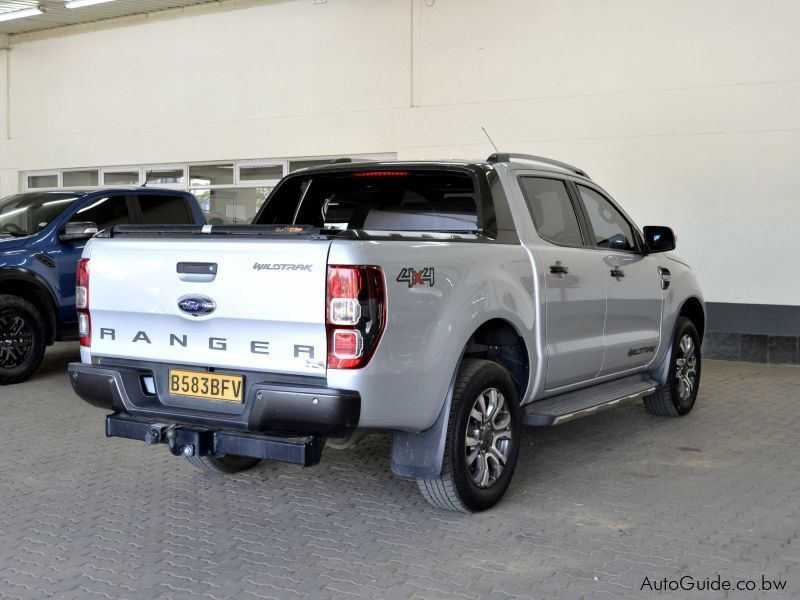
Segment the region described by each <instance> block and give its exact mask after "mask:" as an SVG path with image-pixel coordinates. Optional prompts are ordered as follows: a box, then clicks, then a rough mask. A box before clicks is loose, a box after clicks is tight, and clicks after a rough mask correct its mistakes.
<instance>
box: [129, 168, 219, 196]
mask: <svg viewBox="0 0 800 600" xmlns="http://www.w3.org/2000/svg"><path fill="white" fill-rule="evenodd" d="M192 164H194V163H192ZM214 164H217V163H214ZM152 171H182V172H183V181H182V182H181V183H155V182H152V181H148V180H147V173H148V172H152ZM141 182H142V183H141V184H140V185H139V187H147V186H154V187H158V188H162V189H165V190H181V191H186V190H188V189H189V164H180V165H144V166H143V167H142V179H141Z"/></svg>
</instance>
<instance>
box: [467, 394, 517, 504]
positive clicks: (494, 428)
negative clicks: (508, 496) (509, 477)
mask: <svg viewBox="0 0 800 600" xmlns="http://www.w3.org/2000/svg"><path fill="white" fill-rule="evenodd" d="M511 437H512V434H511V411H510V410H509V407H508V404H507V403H506V400H505V397H504V396H503V394H502V392H500V390H498V389H497V388H488V389H486V390H484V391H483V392H481V393H480V394H479V395H478V397H477V398H476V399H475V402H474V404H473V406H472V410H471V411H470V414H469V419H468V420H467V431H466V438H465V448H464V451H465V453H466V464H467V470H468V472H469V476H470V478H471V479H472V481H473V483H474V484H475V485H477V486H478V487H480V488H488V487H491V486H492V484H494V483H495V482H496V481H497V480H498V479H499V478H500V475H501V474H502V473H503V469H504V468H505V466H506V462H507V460H508V455H509V450H510V448H511Z"/></svg>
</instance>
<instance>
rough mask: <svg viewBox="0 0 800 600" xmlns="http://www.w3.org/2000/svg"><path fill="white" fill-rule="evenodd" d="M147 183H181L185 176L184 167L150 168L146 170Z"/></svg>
mask: <svg viewBox="0 0 800 600" xmlns="http://www.w3.org/2000/svg"><path fill="white" fill-rule="evenodd" d="M145 173H146V180H147V185H169V184H173V185H174V184H181V183H183V179H184V177H185V175H184V173H183V168H181V167H178V168H174V169H149V170H147V171H146V172H145Z"/></svg>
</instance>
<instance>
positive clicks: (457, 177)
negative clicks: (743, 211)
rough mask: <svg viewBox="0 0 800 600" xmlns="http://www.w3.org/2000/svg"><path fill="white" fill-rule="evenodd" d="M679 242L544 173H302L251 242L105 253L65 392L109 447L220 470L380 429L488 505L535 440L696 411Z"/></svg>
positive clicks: (462, 492) (205, 232) (402, 452)
mask: <svg viewBox="0 0 800 600" xmlns="http://www.w3.org/2000/svg"><path fill="white" fill-rule="evenodd" d="M674 247H675V237H674V235H673V232H672V230H671V229H669V228H668V227H661V226H658V227H655V226H654V227H644V229H641V230H640V229H639V228H637V227H636V226H635V225H634V224H633V222H632V221H631V219H630V218H629V217H628V216H627V215H626V214H625V213H624V212H623V211H622V210H621V209H620V208H619V207H618V206H617V205H616V203H615V202H614V201H613V200H612V199H611V197H610V196H609V195H608V194H607V193H606V192H605V191H604V190H603V189H602V188H601V187H599V186H598V185H597V184H596V183H594V181H592V179H590V178H589V176H588V175H587V174H586V173H585V172H583V171H582V170H580V169H578V168H575V167H572V166H570V165H567V164H565V163H561V162H558V161H554V160H551V159H546V158H542V157H535V156H528V155H517V154H494V155H492V156H490V157H489V158H488V159H487V160H485V161H476V162H469V161H445V162H376V163H358V164H355V163H351V164H347V163H339V164H332V165H328V166H323V167H315V168H310V169H306V170H301V171H297V172H294V173H292V174H290V175H288V176H286V177H285V178H284V179H283V180H282V181H281V182H280V183H279V184H278V186H277V187H276V188H275V189H274V190H273V192H272V193H271V194H270V196H269V197H268V198H267V200H266V201H265V203H264V205H263V207H262V208H261V210H260V212H259V213H258V214H257V215H256V218H255V219H254V222H253V224H252V225H245V226H210V225H206V226H203V227H200V226H166V227H147V226H140V225H120V226H116V227H114V228H113V229H110V230H107V231H106V232H104V233H101V234H99V235H98V236H96V237H95V238H93V239H92V240H91V241H90V242H89V243H88V244H87V246H86V248H85V250H84V253H83V258H82V259H81V261H80V263H79V266H78V270H77V290H78V293H77V299H78V300H77V307H78V315H79V325H80V336H81V338H80V339H81V359H82V360H81V362H80V363H73V364H71V365H70V367H69V371H70V378H71V382H72V385H73V388H74V389H75V391H76V392H77V393H78V395H80V396H81V397H82V398H84V399H85V400H86V401H87V402H89V403H91V404H93V405H95V406H98V407H101V408H104V409H106V410H110V411H111V414H110V415H108V417H107V418H106V432H105V433H106V435H108V436H115V437H123V438H130V439H136V440H142V441H145V442H147V443H148V444H153V445H155V444H165V445H167V446H168V448H169V450H170V451H171V452H172V453H173V454H175V455H178V456H181V455H182V456H184V457H186V458H187V459H188V460H189V461H190V462H192V463H193V464H195V465H196V466H198V467H201V468H204V469H209V470H214V471H221V472H237V471H241V470H244V469H248V468H251V467H253V466H254V465H255V464H256V463H258V461H259V460H262V459H269V460H278V461H286V462H291V463H296V464H300V465H305V466H308V465H313V464H316V463H318V462H319V461H320V458H321V454H322V451H323V449H324V447H325V445H326V442H327V443H331V444H335V445H338V446H341V445H346V444H347V443H348V440H350V441H352V440H356V439H358V437H359V436H363V435H364V433H368V432H376V431H382V432H391V435H392V450H391V465H392V469H393V471H394V472H395V473H396V474H398V475H400V476H403V477H409V478H413V479H416V480H417V481H418V484H419V488H420V490H421V492H422V494H423V495H424V497H425V498H426V499H427V500H428V501H429V502H430V503H431V504H433V505H435V506H437V507H441V508H447V509H452V510H459V511H479V510H483V509H486V508H488V507H490V506H492V505H493V504H495V503H496V502H497V501H498V500H499V499H500V498H501V497H502V495H503V494H504V492H505V491H506V489H507V488H508V485H509V482H510V481H511V477H512V474H513V472H514V469H515V467H516V463H517V457H518V455H519V448H520V438H521V434H520V431H521V430H520V428H521V427H523V426H526V425H528V426H551V425H557V424H559V423H562V422H564V421H567V420H569V419H573V418H576V417H581V416H584V415H590V414H593V413H595V412H596V411H598V410H599V409H602V408H606V407H610V406H614V405H616V404H618V403H619V402H620V401H622V400H628V399H636V398H640V399H643V401H644V405H645V406H646V407H647V409H648V410H649V411H650V412H651V413H653V414H656V415H664V416H682V415H685V414H687V413H688V412H689V411H690V410H691V409H692V406H693V405H694V403H695V399H696V397H697V393H698V386H699V384H700V345H701V342H702V337H703V333H704V323H705V309H704V304H703V299H702V295H701V293H700V289H699V286H698V284H697V281H696V279H695V276H694V274H693V273H692V271H691V269H690V268H689V267H688V266H687V265H686V263H684V262H683V261H682V260H681V259H680V258H678V257H676V256H675V255H674V254H673V253H672V252H671V251H672V250H673V249H674Z"/></svg>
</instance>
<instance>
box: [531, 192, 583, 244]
mask: <svg viewBox="0 0 800 600" xmlns="http://www.w3.org/2000/svg"><path fill="white" fill-rule="evenodd" d="M520 185H521V186H522V192H523V194H524V196H525V200H526V202H527V203H528V210H530V211H531V216H533V223H534V225H535V226H536V231H538V232H539V235H540V236H542V237H543V238H544V239H546V240H548V241H550V242H553V243H554V244H559V245H561V246H582V245H583V238H582V236H581V229H580V226H579V225H578V217H577V215H576V214H575V208H574V207H573V206H572V202H571V201H570V199H569V193H568V192H567V186H566V184H565V183H564V182H563V181H561V180H560V179H546V178H544V177H521V178H520Z"/></svg>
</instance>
